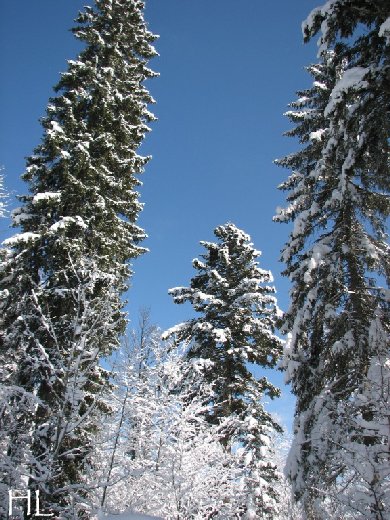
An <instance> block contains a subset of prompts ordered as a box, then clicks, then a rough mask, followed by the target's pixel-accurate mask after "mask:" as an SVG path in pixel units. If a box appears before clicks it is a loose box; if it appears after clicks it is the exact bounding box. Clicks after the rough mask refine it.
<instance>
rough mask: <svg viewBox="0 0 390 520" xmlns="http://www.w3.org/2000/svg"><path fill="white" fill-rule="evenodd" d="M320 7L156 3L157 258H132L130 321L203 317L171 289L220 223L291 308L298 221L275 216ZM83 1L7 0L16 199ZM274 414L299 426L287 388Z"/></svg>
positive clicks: (3, 156) (227, 0) (72, 45)
mask: <svg viewBox="0 0 390 520" xmlns="http://www.w3.org/2000/svg"><path fill="white" fill-rule="evenodd" d="M321 3H322V2H321V1H320V0H300V1H291V0H273V1H270V0H240V1H237V0H146V12H145V17H146V20H147V22H148V24H149V28H150V29H151V30H152V31H153V32H154V33H156V34H159V35H160V38H159V40H158V41H157V42H156V48H157V50H158V52H159V54H160V57H159V58H156V59H154V60H153V61H152V62H151V63H150V66H151V68H153V69H154V70H156V71H157V72H159V73H160V77H159V78H157V79H154V80H152V81H150V82H149V83H148V85H147V86H148V88H149V90H150V91H151V93H152V95H153V96H154V98H155V99H156V101H157V104H156V105H155V106H154V107H153V108H152V111H154V112H155V114H156V115H157V117H158V121H157V122H156V123H154V124H153V125H152V132H151V133H150V134H149V135H148V137H147V139H146V141H145V144H144V145H143V147H142V150H141V152H142V153H143V154H151V155H153V159H152V161H151V162H150V163H149V164H148V166H147V168H146V172H145V174H144V175H143V178H142V180H143V182H144V186H143V188H142V190H141V191H142V202H144V203H145V208H144V211H143V213H142V216H141V218H140V225H141V226H142V227H144V229H145V230H146V232H147V233H148V235H149V237H150V238H149V239H148V240H147V241H146V243H145V245H146V246H147V247H148V248H149V249H150V253H148V254H147V255H144V256H143V257H142V258H141V259H139V260H137V261H136V262H135V264H134V270H135V276H134V279H133V282H132V285H133V287H132V289H131V291H130V293H129V301H130V303H129V310H130V317H131V318H132V319H136V314H137V310H138V308H140V307H151V310H152V318H153V320H154V321H155V322H156V323H157V324H159V325H160V326H161V327H162V328H167V327H169V326H172V325H174V324H176V323H178V322H180V321H182V320H184V319H186V318H188V317H190V316H191V309H190V308H189V307H186V306H179V305H175V304H173V303H172V301H171V299H170V297H169V296H168V294H167V290H168V289H169V288H170V287H174V286H178V285H187V284H188V283H189V280H190V278H191V276H192V275H193V269H192V266H191V261H192V259H193V258H194V257H196V256H198V255H199V254H200V253H201V252H202V248H201V247H200V245H199V240H212V239H213V234H212V231H213V229H214V228H215V227H216V226H217V225H219V224H223V223H225V222H227V221H231V222H234V223H235V224H236V225H237V226H238V227H240V228H242V229H244V230H245V231H246V232H247V233H249V234H250V235H251V237H252V240H253V242H254V244H255V246H256V248H257V249H260V250H261V251H263V256H262V260H261V265H262V267H263V268H266V269H271V271H272V272H273V274H274V277H275V285H276V287H277V290H278V299H279V305H280V307H281V308H282V309H286V307H287V306H288V290H289V284H288V281H287V280H286V279H285V278H283V277H281V275H280V272H281V271H282V269H283V266H282V265H281V264H280V263H279V262H278V259H279V252H280V249H281V248H282V246H283V244H284V242H285V241H286V238H287V235H288V232H289V231H290V227H289V226H285V225H281V224H275V223H273V222H272V216H273V215H274V213H275V208H276V207H277V206H278V205H282V206H283V205H285V202H284V195H283V193H282V192H279V191H278V190H277V185H278V184H279V183H280V182H282V181H283V180H284V179H285V178H286V175H287V174H288V172H287V171H285V170H283V169H281V168H278V167H276V166H274V165H273V162H272V161H273V160H274V159H275V158H277V157H281V156H283V155H285V154H287V153H289V152H291V151H294V150H296V149H297V143H295V142H294V141H293V140H292V139H289V138H286V137H283V136H282V134H283V132H284V131H286V130H287V129H288V128H289V122H288V121H287V119H286V118H285V117H283V112H284V111H286V110H287V104H288V103H289V102H290V101H293V100H294V99H295V91H296V90H298V89H301V88H305V87H307V86H309V84H310V78H309V75H308V74H307V73H306V72H305V70H304V67H305V66H306V65H308V64H310V63H314V62H315V61H316V46H315V44H310V45H304V44H303V42H302V34H301V22H302V20H303V19H304V18H305V17H306V16H307V15H308V14H309V12H310V11H311V10H312V9H313V8H314V7H316V6H317V5H318V4H321ZM85 4H88V0H33V1H32V0H18V1H14V0H1V2H0V61H1V63H0V64H1V71H2V74H1V81H0V104H1V106H0V114H1V117H0V165H3V166H4V173H5V181H6V185H7V188H8V190H9V191H12V192H13V194H21V193H23V192H25V191H26V188H25V186H24V185H23V184H22V183H21V181H20V180H19V176H20V174H21V173H22V172H23V169H24V157H25V156H27V155H29V154H30V153H31V152H32V150H33V148H34V147H35V146H36V145H37V144H38V143H39V141H40V138H41V135H42V131H41V127H40V125H39V123H38V119H39V118H40V117H41V116H42V115H43V114H44V111H45V107H46V104H47V102H48V98H49V96H51V95H52V86H53V85H54V84H55V83H57V81H58V78H59V73H60V72H62V71H65V70H66V60H67V59H72V58H74V57H75V56H76V55H77V52H78V50H80V43H79V42H77V41H76V40H75V39H74V38H73V36H72V34H71V33H70V32H69V31H68V29H69V28H70V27H71V26H72V25H73V19H74V18H75V16H76V14H77V12H78V11H79V10H80V9H82V7H83V6H84V5H85ZM11 205H12V206H15V202H14V201H13V200H12V201H11ZM16 205H18V204H17V203H16ZM7 226H8V222H7V221H5V220H4V221H1V222H0V228H1V229H0V231H1V236H2V237H4V238H6V237H7V236H9V235H10V233H12V231H10V230H9V229H7ZM281 379H282V378H281V377H280V376H279V375H277V376H276V377H275V378H273V380H274V381H275V382H280V381H281ZM276 409H277V411H278V412H279V413H280V414H281V415H282V416H283V417H284V418H285V420H286V421H287V422H288V423H289V422H290V419H291V416H292V399H291V398H290V397H289V396H288V394H286V396H285V399H284V400H283V401H281V402H280V403H279V404H278V405H277V407H276Z"/></svg>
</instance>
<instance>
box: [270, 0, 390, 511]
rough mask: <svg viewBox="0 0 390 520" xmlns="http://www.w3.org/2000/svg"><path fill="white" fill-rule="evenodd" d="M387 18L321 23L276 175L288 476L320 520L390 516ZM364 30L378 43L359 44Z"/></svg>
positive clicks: (343, 5)
mask: <svg viewBox="0 0 390 520" xmlns="http://www.w3.org/2000/svg"><path fill="white" fill-rule="evenodd" d="M389 15H390V6H389V5H388V3H387V2H371V1H356V2H344V1H341V0H340V1H339V0H334V1H331V2H327V4H326V5H325V6H324V7H323V8H318V9H315V10H314V11H313V12H312V14H311V15H310V17H309V19H308V20H307V22H306V24H304V30H305V34H306V36H307V37H309V36H312V35H313V34H315V33H316V32H317V31H318V30H319V29H320V27H321V30H322V32H323V33H322V37H321V41H320V43H321V47H320V62H319V64H318V65H315V66H312V67H309V71H310V73H311V74H312V75H313V78H314V82H313V87H312V88H311V89H308V90H307V91H304V92H299V93H298V94H299V99H298V101H297V102H295V103H294V104H293V110H292V111H289V112H288V113H287V116H288V117H289V118H290V120H292V121H293V122H294V123H295V124H296V126H295V128H294V129H293V130H292V131H290V132H289V135H293V136H298V137H299V139H300V141H301V143H302V144H303V145H304V147H303V149H302V150H301V151H299V152H297V153H295V154H291V155H289V156H287V157H285V158H284V159H282V160H280V161H278V162H279V164H281V165H282V166H285V167H287V168H290V169H291V170H293V171H292V174H291V176H290V177H289V179H288V180H287V181H286V182H285V183H283V184H282V185H281V188H282V189H284V190H287V191H289V195H288V201H289V203H290V204H289V206H288V207H287V208H286V209H284V210H280V211H279V214H278V216H277V217H276V220H278V221H280V222H287V221H290V220H292V221H294V228H293V231H292V233H291V235H290V240H289V242H288V243H287V244H286V246H285V248H284V250H283V254H282V259H283V261H284V262H285V263H286V266H287V268H286V271H285V274H286V275H288V276H289V277H290V279H291V281H292V283H293V287H292V291H291V306H290V309H289V311H288V312H287V313H286V315H285V317H284V332H286V333H288V340H287V342H286V348H285V355H284V366H285V369H286V371H287V372H286V376H287V380H288V381H291V383H292V387H293V391H294V393H295V394H296V395H297V408H296V419H295V426H294V433H295V438H294V441H293V446H292V449H291V452H290V456H289V460H288V473H289V477H290V479H291V480H292V482H293V488H294V491H295V494H296V497H297V498H300V499H301V500H302V501H303V503H304V506H305V512H306V515H307V518H313V519H314V518H315V519H320V518H324V519H325V518H331V517H339V516H341V517H343V518H344V517H345V518H361V519H363V518H370V519H371V518H372V519H376V520H377V519H382V518H386V517H387V516H388V514H389V512H390V500H389V498H390V497H389V478H390V465H389V460H390V458H389V431H388V429H387V430H386V428H385V427H384V424H389V423H388V421H389V417H390V405H389V401H388V399H387V395H388V390H386V385H387V382H388V375H387V373H388V368H387V365H388V362H389V359H390V357H389V330H388V323H389V303H388V302H389V298H388V289H386V286H388V281H389V274H390V264H389V246H388V244H387V242H386V238H387V235H386V218H387V217H388V215H389V211H390V201H389V187H390V182H389V179H390V177H389V140H388V139H389V135H390V118H389V111H388V107H389V106H390V97H389V91H388V88H387V87H386V84H385V80H384V77H385V76H386V74H388V65H386V63H388V61H389V46H388V43H389V40H388V39H386V37H385V34H387V33H386V30H387V29H386V23H387V22H386V20H388V17H389ZM359 23H364V24H367V32H364V34H363V35H361V32H360V31H358V33H359V34H358V36H357V37H356V38H355V37H354V35H353V32H354V30H355V29H356V27H357V24H359ZM338 34H340V35H341V37H349V38H350V39H349V41H347V40H341V39H338V38H337V35H338ZM352 35H353V37H352ZM383 285H384V286H383ZM374 374H376V375H375V376H374ZM364 468H366V470H364ZM367 468H370V470H369V471H368V470H367ZM342 515H344V516H342ZM351 515H352V516H351Z"/></svg>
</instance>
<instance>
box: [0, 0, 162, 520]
mask: <svg viewBox="0 0 390 520" xmlns="http://www.w3.org/2000/svg"><path fill="white" fill-rule="evenodd" d="M143 7H144V4H143V2H142V1H139V0H96V2H95V7H94V8H91V7H86V8H85V10H84V12H82V13H80V14H79V16H78V18H77V23H78V25H77V27H76V28H74V29H73V33H74V35H75V37H76V38H78V39H79V40H80V41H82V42H84V43H85V48H84V50H83V51H82V52H81V53H80V55H79V56H78V58H77V59H76V60H70V61H69V62H68V70H67V72H66V73H64V74H62V77H61V79H60V82H59V83H58V85H57V86H56V88H55V90H56V92H57V95H56V96H55V97H53V98H52V99H50V103H49V105H48V108H47V115H46V117H45V118H43V120H42V126H43V129H44V135H43V138H42V142H41V144H40V145H39V146H38V147H37V148H36V150H35V153H34V155H32V156H31V157H29V159H28V161H27V169H26V172H25V174H24V179H25V181H27V182H28V183H29V188H30V192H31V194H30V195H28V196H24V197H21V200H22V202H23V205H22V207H21V208H19V209H18V210H16V211H15V212H14V223H15V225H16V226H20V227H21V232H20V233H18V234H17V235H15V236H14V237H12V238H11V239H9V240H8V241H7V242H6V244H7V246H8V248H9V250H8V252H7V257H6V259H5V261H4V262H3V265H2V268H1V279H0V285H1V289H2V291H3V292H2V294H3V296H4V297H3V299H2V301H1V305H2V310H1V312H2V318H1V319H2V336H1V340H2V345H1V358H2V365H3V366H4V369H3V373H2V381H1V382H2V385H3V388H4V390H3V393H4V395H5V396H6V400H7V406H6V407H4V408H3V414H2V420H3V421H4V422H3V424H5V427H6V430H7V434H6V438H3V444H4V445H5V446H6V454H7V456H6V458H5V460H6V462H5V463H4V464H3V467H2V470H3V472H4V473H5V475H4V477H5V478H4V480H5V482H6V483H7V485H8V486H9V487H12V488H13V489H18V488H21V489H23V487H24V486H25V484H24V482H25V479H26V478H27V479H28V481H29V487H30V489H31V490H32V491H34V489H37V490H39V491H40V496H41V500H42V502H43V503H44V504H45V508H46V509H49V510H50V511H51V512H53V513H55V514H57V515H59V516H61V515H62V516H61V518H74V517H75V516H77V515H78V516H79V517H84V516H85V517H86V518H88V513H87V512H86V511H87V505H86V504H87V502H88V500H87V498H88V493H87V492H86V491H85V489H84V487H85V486H84V481H85V468H86V464H87V463H88V457H89V455H88V454H89V452H90V448H91V446H90V444H91V436H93V434H94V432H96V430H97V429H98V424H99V414H101V413H104V411H105V407H104V405H103V400H102V399H101V397H102V395H103V394H104V393H105V392H106V391H107V388H108V379H107V374H106V373H105V371H104V370H103V368H102V367H101V366H100V362H99V360H100V359H101V358H102V357H104V356H106V355H108V354H110V352H111V351H112V350H113V349H114V348H115V347H117V346H118V344H119V337H120V335H121V334H122V333H123V332H124V328H125V323H126V320H125V315H124V312H123V305H124V303H123V301H122V300H121V294H122V293H123V292H124V291H126V289H127V288H128V280H129V277H130V275H131V270H130V264H129V261H130V260H131V259H132V258H135V257H137V256H139V255H140V254H141V253H143V252H144V249H142V248H141V247H140V246H139V245H138V243H139V242H140V241H141V240H142V239H143V238H144V236H145V234H144V232H143V230H142V229H140V228H139V227H138V226H137V225H136V221H137V217H138V214H139V211H140V210H141V205H140V203H139V202H138V193H137V191H136V188H137V187H138V186H139V185H140V181H139V180H138V178H137V175H138V174H140V173H141V172H142V171H143V168H144V165H145V163H146V162H147V160H148V158H147V157H141V156H140V155H138V154H137V149H138V147H139V146H140V144H141V142H142V140H143V138H144V136H145V133H146V132H147V131H148V130H149V128H148V126H147V124H148V123H149V122H150V121H152V120H153V119H154V117H153V115H152V114H151V113H150V112H149V111H148V109H147V105H148V104H149V103H151V102H153V99H152V98H151V96H150V95H149V93H148V91H147V90H146V89H145V87H144V86H143V82H144V80H145V79H148V78H151V77H153V76H154V73H153V72H152V71H151V70H150V69H149V68H148V67H147V62H148V60H149V59H150V58H152V57H153V56H155V54H156V52H155V50H154V48H153V46H152V42H153V41H154V39H155V36H153V35H152V34H151V33H150V32H149V31H148V29H147V27H146V24H145V22H144V20H143V12H142V11H143ZM10 419H12V420H11V421H10ZM7 425H8V426H7ZM83 515H84V516H83Z"/></svg>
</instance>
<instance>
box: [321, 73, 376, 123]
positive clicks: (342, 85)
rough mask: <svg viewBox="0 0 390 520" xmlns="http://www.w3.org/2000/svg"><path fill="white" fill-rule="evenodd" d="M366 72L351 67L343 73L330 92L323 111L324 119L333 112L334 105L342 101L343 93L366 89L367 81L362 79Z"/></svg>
mask: <svg viewBox="0 0 390 520" xmlns="http://www.w3.org/2000/svg"><path fill="white" fill-rule="evenodd" d="M368 71H369V69H367V68H365V67H352V68H351V69H347V70H346V71H345V72H344V74H343V75H342V77H341V79H340V80H339V81H338V82H337V83H336V85H335V86H334V88H333V90H332V93H331V95H330V101H329V103H328V105H327V106H326V108H325V111H324V114H325V117H326V116H328V115H329V114H330V113H331V112H333V110H334V109H335V107H336V105H337V104H338V103H339V102H340V101H342V99H343V93H344V92H346V91H347V90H349V89H354V90H357V89H360V88H365V87H367V85H368V83H367V81H363V78H364V76H365V75H366V74H367V72H368Z"/></svg>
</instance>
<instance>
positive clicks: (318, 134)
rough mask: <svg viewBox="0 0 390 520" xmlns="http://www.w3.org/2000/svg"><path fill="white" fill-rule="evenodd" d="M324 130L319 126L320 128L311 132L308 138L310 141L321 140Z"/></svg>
mask: <svg viewBox="0 0 390 520" xmlns="http://www.w3.org/2000/svg"><path fill="white" fill-rule="evenodd" d="M324 133H325V130H324V129H323V128H320V130H316V131H315V132H311V133H310V135H309V139H310V140H311V141H321V139H322V136H323V135H324Z"/></svg>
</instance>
